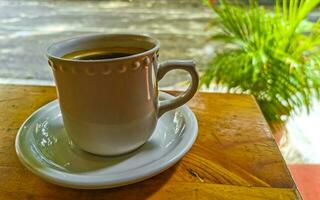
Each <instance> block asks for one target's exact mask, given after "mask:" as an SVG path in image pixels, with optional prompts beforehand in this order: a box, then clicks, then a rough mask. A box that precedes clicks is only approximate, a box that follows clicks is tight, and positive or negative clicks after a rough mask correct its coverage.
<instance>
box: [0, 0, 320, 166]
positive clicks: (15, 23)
mask: <svg viewBox="0 0 320 200" xmlns="http://www.w3.org/2000/svg"><path fill="white" fill-rule="evenodd" d="M201 2H202V1H201V0H189V1H184V0H175V1H171V0H134V1H107V0H104V1H84V0H83V1H79V0H78V1H77V0H69V1H67V0H60V1H54V0H29V1H23V0H21V1H18V0H1V1H0V62H1V66H0V83H20V84H42V85H43V84H45V85H53V79H52V74H51V71H50V68H49V66H48V64H47V60H46V57H45V53H46V48H47V47H48V45H49V44H51V43H52V42H54V41H59V40H62V39H65V38H69V37H72V36H76V35H82V34H88V33H144V34H150V35H152V36H154V37H156V38H158V39H159V40H160V41H161V50H160V60H162V61H164V60H167V59H174V58H179V59H191V58H193V59H194V60H195V61H196V63H197V67H198V70H199V71H200V72H202V71H203V69H204V68H205V64H206V62H207V61H208V59H209V58H210V56H211V55H212V53H213V52H214V50H215V49H217V48H219V45H218V44H215V43H210V42H208V37H209V32H208V31H205V29H206V26H207V24H208V21H209V20H210V17H212V16H213V14H212V13H211V11H210V10H209V9H207V8H206V7H205V6H204V5H202V3H201ZM311 18H312V19H313V20H314V19H316V18H318V13H313V14H312V15H311ZM186 79H187V76H186V74H185V73H183V72H181V71H176V72H170V74H169V76H166V77H165V79H164V80H163V81H161V83H160V86H162V87H165V88H168V87H169V88H171V89H172V88H173V89H177V88H180V87H181V86H183V84H181V82H183V81H184V80H186ZM318 107H319V106H318ZM319 113H320V108H317V107H316V108H315V109H314V111H313V112H312V113H311V117H308V116H307V115H306V114H304V115H301V116H297V117H295V118H293V120H291V121H290V122H289V123H288V130H289V134H288V135H287V138H288V142H286V143H285V145H282V147H281V150H282V152H283V155H284V156H285V159H286V160H287V162H289V163H320V147H319V146H320V145H318V144H317V143H319V141H320V136H319V130H320V127H319V125H318V127H317V123H316V121H319V119H320V114H319Z"/></svg>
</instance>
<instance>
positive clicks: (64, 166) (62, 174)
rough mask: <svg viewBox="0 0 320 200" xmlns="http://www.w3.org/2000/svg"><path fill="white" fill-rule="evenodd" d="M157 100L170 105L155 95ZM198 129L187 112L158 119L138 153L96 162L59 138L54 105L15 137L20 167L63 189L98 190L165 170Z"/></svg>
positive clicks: (62, 134)
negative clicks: (154, 128) (22, 165)
mask: <svg viewBox="0 0 320 200" xmlns="http://www.w3.org/2000/svg"><path fill="white" fill-rule="evenodd" d="M160 98H162V99H163V98H164V99H171V98H173V97H172V96H171V95H168V94H165V93H161V94H160ZM197 131H198V125H197V120H196V118H195V116H194V114H193V113H192V111H191V110H190V109H189V108H188V107H187V106H182V107H180V108H179V109H176V110H174V111H171V112H168V113H166V114H164V115H163V116H162V117H161V118H160V119H159V121H158V125H157V128H156V130H155V132H154V133H153V135H152V137H151V138H150V139H149V141H148V142H147V143H146V144H144V145H143V146H142V147H140V148H139V149H138V150H136V151H134V152H132V153H129V154H126V155H123V156H117V157H102V156H96V155H93V154H90V153H86V152H84V151H82V150H80V149H78V148H77V147H76V146H75V145H74V144H73V143H72V142H71V140H69V139H68V136H67V134H66V132H65V129H64V127H63V122H62V116H61V113H60V108H59V103H58V101H57V100H55V101H53V102H51V103H48V104H47V105H45V106H43V107H41V108H40V109H39V110H37V111H35V112H34V113H33V114H32V115H31V116H30V117H29V118H28V119H27V120H26V121H25V122H24V124H23V125H22V126H21V128H20V129H19V131H18V134H17V137H16V152H17V155H18V157H19V159H20V161H21V162H22V163H23V164H24V165H25V166H26V167H27V168H28V169H29V170H30V171H32V172H33V173H34V174H36V175H39V176H40V177H42V178H43V179H45V180H47V181H49V182H51V183H54V184H57V185H61V186H65V187H72V188H82V189H98V188H111V187H117V186H122V185H127V184H131V183H135V182H138V181H141V180H144V179H147V178H149V177H151V176H154V175H157V174H159V173H160V172H162V171H164V170H166V169H168V168H169V167H171V166H172V165H173V164H175V163H176V162H177V161H178V160H180V159H181V158H182V156H183V155H184V154H186V153H187V152H188V150H189V149H190V148H191V146H192V144H193V143H194V141H195V139H196V137H197Z"/></svg>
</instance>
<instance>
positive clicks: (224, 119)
mask: <svg viewBox="0 0 320 200" xmlns="http://www.w3.org/2000/svg"><path fill="white" fill-rule="evenodd" d="M55 98H56V93H55V88H53V87H41V86H9V85H0V154H1V156H0V183H1V184H0V200H11V199H15V200H24V199H27V200H31V199H32V200H38V199H39V200H40V199H46V200H53V199H60V200H62V199H76V200H84V199H88V200H89V199H90V200H94V199H165V200H166V199H216V200H225V199H228V200H229V199H230V200H238V199H239V200H259V199H270V200H277V199H279V200H288V199H301V197H300V195H299V193H298V191H297V189H296V186H295V183H294V181H293V180H292V177H291V175H290V173H289V171H288V168H287V166H286V164H285V162H284V160H283V158H282V156H281V154H280V151H279V149H278V147H277V145H276V143H275V141H274V139H273V137H272V135H271V132H270V130H269V128H268V126H267V123H266V121H265V120H264V118H263V116H262V114H261V112H260V110H259V108H258V106H257V104H256V102H255V100H254V99H253V98H252V97H251V96H247V95H235V94H218V93H198V94H197V95H196V97H194V98H193V100H192V101H191V102H189V104H188V105H189V106H190V108H191V109H192V110H193V112H194V113H195V115H196V117H197V119H198V123H199V135H198V138H197V140H196V143H195V144H194V145H193V147H192V149H191V150H190V151H189V152H188V153H187V155H186V156H185V157H184V158H183V159H182V160H181V161H180V162H178V163H177V164H176V165H175V166H173V167H171V168H170V169H168V170H166V171H165V172H163V173H161V174H159V175H157V176H155V177H153V178H150V179H148V180H145V181H143V182H140V183H136V184H132V185H129V186H123V187H120V188H114V189H105V190H76V189H69V188H63V187H60V186H56V185H53V184H50V183H47V182H45V181H43V180H42V179H40V178H39V177H37V176H35V175H33V174H32V173H31V172H29V171H28V170H27V169H26V168H25V167H24V166H22V164H21V163H20V162H19V160H18V158H17V156H16V153H15V148H14V142H15V136H16V133H17V131H18V129H19V127H20V126H21V124H22V123H23V121H24V120H25V119H26V118H27V117H28V116H29V115H30V114H31V113H32V112H34V111H35V110H36V109H37V108H39V107H40V106H42V105H44V104H46V103H48V102H50V101H52V100H53V99H55Z"/></svg>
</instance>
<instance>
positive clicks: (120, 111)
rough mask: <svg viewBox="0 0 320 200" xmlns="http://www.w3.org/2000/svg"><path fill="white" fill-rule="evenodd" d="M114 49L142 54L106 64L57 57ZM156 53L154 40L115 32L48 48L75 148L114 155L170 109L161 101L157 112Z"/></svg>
mask: <svg viewBox="0 0 320 200" xmlns="http://www.w3.org/2000/svg"><path fill="white" fill-rule="evenodd" d="M119 45H120V46H121V45H122V46H123V47H126V46H128V45H129V46H130V45H131V46H139V47H141V46H143V47H144V48H146V49H147V50H146V51H145V52H142V53H139V54H136V55H133V56H128V57H123V58H116V59H106V60H95V61H81V60H80V61H79V60H70V59H64V58H62V57H63V55H65V54H67V53H70V52H74V51H79V50H86V49H90V48H104V47H110V46H119ZM158 50H159V43H158V41H156V40H154V39H152V38H150V37H147V36H143V35H141V36H140V35H117V34H115V35H90V36H83V37H78V38H74V39H70V40H66V41H62V42H59V43H56V44H53V45H52V46H51V47H49V49H48V58H49V64H50V66H51V67H52V70H53V73H54V78H55V82H56V86H57V93H58V98H59V103H60V109H61V112H62V117H63V121H64V125H65V128H66V130H67V133H68V135H69V137H70V138H71V139H72V141H73V142H74V143H75V144H76V145H78V146H79V147H80V148H81V149H83V150H85V151H87V152H90V153H94V154H99V155H119V154H123V153H127V152H130V151H132V150H134V149H136V148H138V147H139V146H141V145H142V144H144V143H145V142H146V141H147V140H148V138H149V137H150V136H151V135H152V133H153V131H154V129H155V127H156V124H157V120H158V116H160V115H161V114H162V113H163V112H165V111H167V110H169V109H172V108H173V107H172V106H171V107H170V102H167V103H166V105H164V107H165V108H164V109H163V111H161V113H160V112H159V106H158V105H159V104H158V86H157V81H158V80H157V79H159V78H157V74H158V67H159V66H158V61H157V60H158V57H157V53H158ZM169 68H170V66H169ZM169 68H168V66H166V69H164V70H165V71H168V70H170V69H169ZM164 73H166V72H164ZM162 76H163V75H162ZM161 78H162V77H161ZM194 92H195V91H194ZM194 92H193V94H194ZM193 94H192V96H193ZM189 96H190V95H189ZM190 98H191V96H190ZM178 99H179V98H178ZM174 103H175V104H177V103H179V101H178V100H176V101H175V102H174ZM160 107H161V106H160ZM175 107H177V105H175ZM159 113H160V114H159Z"/></svg>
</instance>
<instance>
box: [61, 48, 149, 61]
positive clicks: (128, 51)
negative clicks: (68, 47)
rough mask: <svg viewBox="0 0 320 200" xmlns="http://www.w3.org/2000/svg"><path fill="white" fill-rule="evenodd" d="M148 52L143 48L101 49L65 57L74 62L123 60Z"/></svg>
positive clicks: (76, 52)
mask: <svg viewBox="0 0 320 200" xmlns="http://www.w3.org/2000/svg"><path fill="white" fill-rule="evenodd" d="M144 51H146V50H145V49H143V48H136V47H135V48H128V47H126V48H121V47H112V48H100V49H88V50H81V51H74V52H71V53H68V54H66V55H64V56H63V58H66V59H72V60H104V59H113V58H122V57H127V56H131V55H134V54H138V53H142V52H144Z"/></svg>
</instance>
